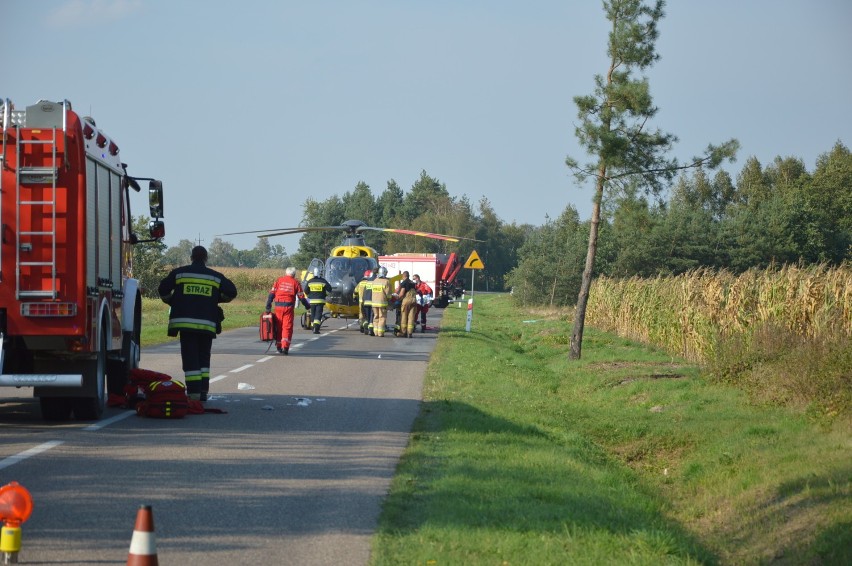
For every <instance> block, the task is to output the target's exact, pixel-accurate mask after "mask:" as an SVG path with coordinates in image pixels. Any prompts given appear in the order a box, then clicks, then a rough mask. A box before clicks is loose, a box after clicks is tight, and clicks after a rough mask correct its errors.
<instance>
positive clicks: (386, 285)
mask: <svg viewBox="0 0 852 566" xmlns="http://www.w3.org/2000/svg"><path fill="white" fill-rule="evenodd" d="M369 285H370V289H371V291H372V293H373V295H372V297H370V303H371V304H372V305H373V306H374V307H378V308H387V306H388V302H389V299H390V296H391V287H390V281H388V280H387V279H385V278H384V277H378V278H376V279H374V280H372V281H370V283H369Z"/></svg>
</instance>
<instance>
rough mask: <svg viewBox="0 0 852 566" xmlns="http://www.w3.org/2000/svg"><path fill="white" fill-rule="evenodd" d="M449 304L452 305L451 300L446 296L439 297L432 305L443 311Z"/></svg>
mask: <svg viewBox="0 0 852 566" xmlns="http://www.w3.org/2000/svg"><path fill="white" fill-rule="evenodd" d="M448 304H450V299H449V298H448V297H447V296H446V295H444V296H441V297H438V298H437V299H435V301H434V302H433V303H432V305H433V306H434V307H435V308H436V309H443V308H446V307H447V305H448Z"/></svg>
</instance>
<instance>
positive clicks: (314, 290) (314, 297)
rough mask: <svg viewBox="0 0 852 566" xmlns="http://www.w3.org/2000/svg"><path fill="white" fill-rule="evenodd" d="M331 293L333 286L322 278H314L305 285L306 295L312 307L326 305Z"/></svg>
mask: <svg viewBox="0 0 852 566" xmlns="http://www.w3.org/2000/svg"><path fill="white" fill-rule="evenodd" d="M329 293H331V285H329V283H328V281H326V280H325V279H323V278H322V277H312V278H311V279H310V280H308V282H307V283H305V295H307V297H308V302H309V303H310V304H312V305H324V304H325V296H326V295H328V294H329Z"/></svg>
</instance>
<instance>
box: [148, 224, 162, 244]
mask: <svg viewBox="0 0 852 566" xmlns="http://www.w3.org/2000/svg"><path fill="white" fill-rule="evenodd" d="M148 233H149V234H151V238H152V239H154V240H159V239H161V238H164V237H165V236H166V225H165V224H164V223H163V221H162V220H151V221H150V222H149V223H148Z"/></svg>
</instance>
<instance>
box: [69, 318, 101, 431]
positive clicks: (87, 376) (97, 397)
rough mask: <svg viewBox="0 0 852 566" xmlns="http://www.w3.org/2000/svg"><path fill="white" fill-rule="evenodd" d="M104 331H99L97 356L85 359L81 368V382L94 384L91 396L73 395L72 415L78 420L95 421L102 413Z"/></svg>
mask: <svg viewBox="0 0 852 566" xmlns="http://www.w3.org/2000/svg"><path fill="white" fill-rule="evenodd" d="M106 349H107V340H106V332H105V331H104V332H102V333H101V347H100V348H99V349H98V355H97V358H96V359H94V360H90V361H87V362H86V364H85V366H84V369H83V383H84V384H85V383H90V382H92V385H93V386H94V396H93V397H75V398H74V399H73V401H74V416H75V417H76V418H77V420H80V421H96V420H98V419H99V418H101V415H103V414H104V408H105V407H106V398H107V393H106V391H107V389H106V357H107V352H106Z"/></svg>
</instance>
